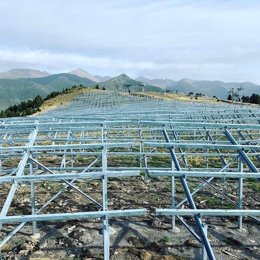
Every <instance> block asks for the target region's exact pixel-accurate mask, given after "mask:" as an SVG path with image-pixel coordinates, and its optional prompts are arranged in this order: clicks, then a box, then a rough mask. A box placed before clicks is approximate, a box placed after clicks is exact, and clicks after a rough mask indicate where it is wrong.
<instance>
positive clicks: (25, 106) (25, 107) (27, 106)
mask: <svg viewBox="0 0 260 260" xmlns="http://www.w3.org/2000/svg"><path fill="white" fill-rule="evenodd" d="M76 88H79V89H80V88H83V86H82V85H80V86H76V85H74V86H72V87H71V88H66V89H63V90H62V91H52V92H51V93H50V94H48V95H47V97H46V98H45V99H44V100H43V99H42V97H41V96H39V95H37V96H36V97H35V98H34V99H33V100H28V101H22V102H21V103H20V104H17V105H13V106H10V107H8V108H7V109H5V110H2V111H1V112H0V118H4V117H21V116H28V115H32V114H34V113H36V112H39V111H40V106H41V105H42V104H43V102H44V101H46V100H49V99H52V98H55V97H57V96H59V95H62V94H69V93H71V92H72V91H73V89H76Z"/></svg>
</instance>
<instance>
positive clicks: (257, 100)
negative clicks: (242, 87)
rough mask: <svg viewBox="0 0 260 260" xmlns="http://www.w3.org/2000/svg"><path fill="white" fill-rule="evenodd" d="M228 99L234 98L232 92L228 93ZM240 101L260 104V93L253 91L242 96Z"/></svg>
mask: <svg viewBox="0 0 260 260" xmlns="http://www.w3.org/2000/svg"><path fill="white" fill-rule="evenodd" d="M228 100H232V96H231V95H230V94H229V95H228ZM238 101H242V102H243V103H251V104H258V105H260V95H258V94H256V93H253V94H252V95H251V96H242V97H241V99H240V98H239V100H238Z"/></svg>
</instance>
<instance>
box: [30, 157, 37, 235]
mask: <svg viewBox="0 0 260 260" xmlns="http://www.w3.org/2000/svg"><path fill="white" fill-rule="evenodd" d="M33 174H34V172H33V164H32V161H30V175H33ZM31 208H32V215H35V212H36V210H35V185H34V181H31ZM36 225H37V224H36V221H33V223H32V233H33V235H34V234H35V233H36Z"/></svg>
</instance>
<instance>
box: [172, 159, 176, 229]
mask: <svg viewBox="0 0 260 260" xmlns="http://www.w3.org/2000/svg"><path fill="white" fill-rule="evenodd" d="M171 169H172V170H175V167H174V163H173V161H172V160H171ZM171 208H172V209H175V177H174V176H171ZM175 226H176V217H175V216H174V215H173V216H172V230H174V228H175Z"/></svg>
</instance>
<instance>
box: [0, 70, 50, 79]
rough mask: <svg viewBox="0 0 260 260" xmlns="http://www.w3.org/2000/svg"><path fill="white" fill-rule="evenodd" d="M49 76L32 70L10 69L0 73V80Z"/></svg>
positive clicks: (43, 72) (44, 72) (46, 73)
mask: <svg viewBox="0 0 260 260" xmlns="http://www.w3.org/2000/svg"><path fill="white" fill-rule="evenodd" d="M49 75H50V74H49V73H48V72H46V71H40V70H33V69H11V70H8V71H5V72H1V73H0V79H21V78H40V77H47V76H49Z"/></svg>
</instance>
